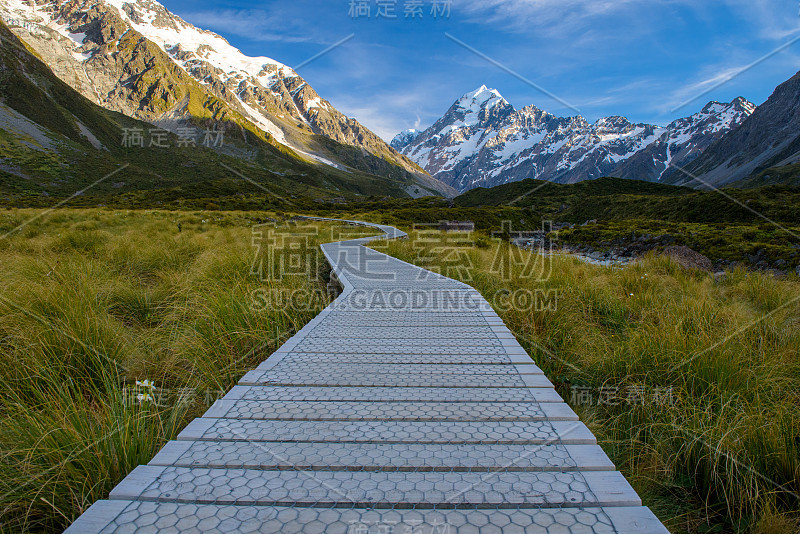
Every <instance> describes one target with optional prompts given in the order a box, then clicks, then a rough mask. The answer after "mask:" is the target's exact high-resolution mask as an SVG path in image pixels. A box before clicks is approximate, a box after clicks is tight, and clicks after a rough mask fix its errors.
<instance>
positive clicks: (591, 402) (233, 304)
mask: <svg viewBox="0 0 800 534" xmlns="http://www.w3.org/2000/svg"><path fill="white" fill-rule="evenodd" d="M40 214H42V212H39V211H34V210H7V211H0V269H1V270H2V272H3V274H4V275H5V276H4V283H3V285H2V286H0V387H2V389H3V393H4V394H3V396H2V397H0V457H2V461H0V507H2V508H1V509H2V510H3V512H2V514H1V515H0V517H2V519H0V532H15V533H16V532H54V531H60V529H62V528H63V527H64V526H65V525H67V524H69V523H70V521H71V520H72V519H74V518H75V517H76V516H77V515H78V514H80V513H81V512H82V511H83V510H85V509H86V508H87V507H88V506H89V505H90V504H91V503H92V502H94V501H95V500H97V499H99V498H103V497H105V496H106V495H107V492H108V491H109V490H110V489H111V488H112V487H113V486H114V485H115V484H116V483H117V482H118V481H119V480H121V479H122V478H123V477H124V476H125V475H126V474H127V473H128V472H129V471H130V470H131V469H132V468H133V467H134V466H135V465H137V464H140V463H146V462H147V461H148V460H149V459H150V458H151V457H152V455H153V454H154V453H155V452H156V451H157V450H158V449H159V448H160V447H161V446H162V445H163V443H164V442H165V441H166V440H168V439H170V438H172V437H174V436H175V435H176V434H177V432H178V431H179V430H180V429H181V428H182V427H183V425H185V424H186V423H187V422H188V421H189V420H190V419H191V418H193V417H196V416H198V415H200V414H201V413H202V412H203V411H205V409H206V407H207V406H208V405H209V404H210V403H211V402H213V400H215V399H216V398H217V397H218V396H220V395H221V394H222V392H224V391H226V390H227V389H228V388H230V387H231V386H232V385H234V384H235V383H236V381H237V380H238V378H239V377H240V376H241V375H242V374H244V372H246V371H247V370H249V369H252V368H253V367H255V366H256V365H257V364H258V363H259V362H261V361H262V360H264V359H265V358H266V357H267V356H268V355H269V354H270V353H271V352H272V351H273V350H274V349H275V348H276V347H277V346H278V345H279V344H280V343H281V342H282V341H284V340H285V339H287V338H288V337H289V336H291V335H292V334H293V333H294V332H296V331H297V330H298V329H299V328H300V327H302V326H303V325H304V324H305V323H306V322H307V321H308V320H310V319H311V318H312V317H314V316H315V315H316V314H317V313H318V311H319V310H321V309H322V307H324V305H325V304H326V303H327V302H328V300H329V298H330V297H329V295H328V292H327V282H328V280H327V270H328V269H327V266H326V264H325V262H324V261H323V260H322V258H321V254H320V252H319V249H318V247H317V245H318V244H319V243H320V242H325V241H329V240H333V239H336V238H345V237H347V236H350V235H363V232H364V230H359V229H349V230H346V231H345V230H343V227H338V226H331V225H318V226H317V228H318V229H317V230H316V231H314V232H311V233H310V234H309V236H310V237H309V238H308V240H307V241H306V242H305V243H304V245H303V246H302V247H301V252H302V253H301V254H300V256H298V257H299V258H301V259H302V263H303V266H304V267H305V268H306V269H305V270H306V271H307V272H306V273H305V274H304V275H301V276H296V277H295V276H288V277H283V278H282V279H274V277H266V279H264V277H259V276H257V275H256V274H254V273H253V268H254V266H258V265H261V263H260V262H259V261H256V260H263V262H264V263H263V266H264V269H266V270H267V271H268V270H269V269H270V268H274V267H275V266H276V265H277V263H276V262H278V261H279V259H277V258H275V257H271V256H268V255H264V254H263V252H264V249H263V248H261V249H259V248H258V247H255V246H254V244H258V243H261V242H262V241H260V240H259V239H255V241H254V238H256V237H257V235H258V234H255V233H254V231H253V227H254V226H256V225H260V224H262V223H268V222H269V219H270V218H276V219H284V218H286V217H287V216H286V215H284V214H282V213H264V212H235V213H231V212H221V211H213V212H189V211H184V212H169V211H122V210H111V209H104V210H101V209H94V210H61V211H56V212H53V213H49V214H44V216H41V217H40V218H38V219H35V220H33V221H32V222H28V223H27V224H25V223H26V222H27V221H30V220H31V219H32V218H33V217H36V216H37V215H40ZM373 215H374V214H373ZM386 216H387V217H394V216H395V215H394V214H387V215H386ZM22 224H24V226H22V228H21V229H20V230H18V231H13V232H12V230H14V229H15V228H17V227H19V226H20V225H22ZM264 231H266V230H264V229H262V234H263V232H264ZM8 232H11V233H10V234H8ZM283 233H285V232H284V231H283V230H281V231H278V234H277V237H280V236H281V235H283ZM7 234H8V235H7ZM264 235H265V234H264ZM262 237H263V235H262ZM427 237H429V236H427ZM473 243H474V246H470V247H469V248H467V249H466V250H465V251H464V254H463V255H460V256H458V257H459V261H460V262H461V263H460V264H459V265H454V264H453V262H452V256H446V254H448V250H447V249H441V250H434V249H431V248H426V247H430V246H433V245H434V244H431V243H430V242H428V245H425V246H421V245H420V243H419V242H416V241H414V239H413V233H412V239H410V240H408V241H396V242H391V243H389V245H388V247H389V251H390V252H391V253H393V254H395V255H397V256H398V257H400V258H402V259H404V260H407V261H411V262H414V263H417V264H421V265H423V266H425V267H429V268H436V269H438V270H440V271H441V272H443V273H444V274H448V275H450V276H453V277H457V278H461V279H463V280H464V281H466V282H468V283H470V284H472V285H473V286H475V287H476V288H477V289H478V290H480V291H481V292H482V293H483V294H484V295H485V296H486V297H487V298H488V299H489V300H490V302H493V304H495V305H496V308H497V309H498V312H499V313H500V314H501V315H502V317H503V318H504V320H505V321H506V323H507V324H508V326H509V328H511V329H512V330H513V331H514V332H515V333H516V334H517V336H518V339H519V340H520V342H521V343H522V344H523V346H524V347H525V348H526V349H527V350H528V351H529V352H530V353H531V354H532V355H533V357H534V358H535V360H536V361H537V363H538V364H539V365H540V366H541V367H542V368H543V369H544V371H545V373H546V374H547V376H548V377H549V378H550V379H551V380H552V381H553V382H554V383H555V384H556V387H557V388H558V391H559V392H560V393H561V395H562V396H563V397H564V398H565V400H567V401H568V402H569V403H570V404H571V405H572V406H573V407H574V409H575V410H576V411H577V412H578V414H579V415H580V416H581V419H582V420H583V421H585V422H586V423H587V424H588V425H589V426H590V428H591V429H592V430H593V431H594V432H595V433H596V435H597V436H598V439H599V440H600V441H601V444H602V445H603V447H604V448H605V450H606V451H607V452H608V453H609V455H610V456H611V457H612V459H613V460H614V461H615V462H616V464H617V465H618V466H619V468H620V470H621V471H622V472H623V473H624V474H625V475H626V476H627V477H629V479H630V480H631V482H632V483H633V485H634V486H635V488H636V489H637V491H639V493H640V494H641V495H642V496H643V498H644V501H645V503H646V504H647V505H649V506H650V507H651V508H653V510H654V511H655V512H656V514H657V515H658V516H659V518H661V519H662V520H663V521H665V523H666V524H667V525H668V526H669V527H670V529H671V530H672V531H673V532H697V533H704V532H735V533H753V534H773V533H775V534H796V532H797V530H798V520H799V519H800V502H798V499H797V496H796V494H797V493H798V492H800V409H799V408H800V355H798V352H799V351H798V347H800V281H798V279H797V277H795V276H791V277H788V278H785V279H776V278H773V277H770V276H768V275H762V274H758V273H748V272H746V271H744V270H735V271H731V272H729V274H728V275H727V276H726V277H725V278H724V279H722V280H718V281H716V282H715V281H714V279H713V278H712V277H710V276H708V275H703V274H700V273H695V272H687V271H683V270H681V269H680V268H679V267H677V266H676V265H675V264H673V263H671V262H670V261H669V260H666V259H664V258H662V257H656V256H648V257H647V258H645V259H644V260H643V261H642V262H640V263H638V264H635V265H633V266H631V267H628V268H625V269H621V270H614V269H610V268H603V267H597V266H593V265H588V264H584V263H581V262H579V261H578V260H575V259H573V258H570V257H562V256H556V257H554V258H553V260H552V262H549V261H548V262H542V263H535V264H533V267H535V268H534V269H527V267H531V264H530V263H529V259H530V258H537V256H532V255H529V254H528V253H527V252H523V251H520V250H518V249H516V248H510V246H509V245H508V244H507V243H505V242H503V241H501V240H499V239H493V238H491V237H489V236H488V235H481V234H478V235H476V236H474V242H473ZM509 259H511V260H514V261H506V260H509ZM464 264H466V266H467V267H469V269H459V268H454V267H459V266H463V265H464ZM267 271H265V272H267ZM529 274H536V275H538V276H534V277H527V275H529ZM265 291H278V292H283V294H286V293H291V294H295V293H299V294H301V295H306V296H307V295H314V296H316V297H317V298H314V299H311V300H309V299H300V300H293V301H282V302H280V303H279V304H280V305H278V306H267V307H265V306H264V299H263V296H264V292H265ZM517 295H522V296H523V297H524V296H525V295H528V296H530V295H534V296H537V295H541V296H544V299H536V298H534V299H533V300H531V299H525V298H522V299H517V298H516V296H517ZM287 302H289V303H291V305H287ZM531 302H534V303H535V304H536V305H533V306H527V305H526V303H527V304H530V303H531ZM298 303H300V304H302V305H301V306H297V304H298ZM137 380H138V381H140V382H142V381H144V380H151V381H153V382H154V383H155V385H156V389H155V390H152V389H151V388H150V387H149V386H147V385H137V384H136V381H137ZM137 395H138V396H142V399H141V400H138V399H137Z"/></svg>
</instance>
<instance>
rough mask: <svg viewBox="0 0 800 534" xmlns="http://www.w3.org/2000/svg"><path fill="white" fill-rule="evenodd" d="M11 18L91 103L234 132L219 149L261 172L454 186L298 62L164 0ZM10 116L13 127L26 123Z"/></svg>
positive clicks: (7, 2)
mask: <svg viewBox="0 0 800 534" xmlns="http://www.w3.org/2000/svg"><path fill="white" fill-rule="evenodd" d="M0 15H2V19H3V21H4V22H5V23H6V25H7V26H8V28H9V29H10V30H11V31H12V32H13V33H14V34H15V36H16V37H17V38H18V39H19V41H20V43H21V46H22V47H23V48H26V49H28V51H29V52H30V53H31V55H33V56H35V57H36V58H37V59H38V60H40V61H41V62H42V63H44V64H45V65H46V67H47V68H49V69H50V70H51V71H52V73H53V74H54V75H55V76H56V77H57V78H58V79H60V80H61V81H63V82H64V83H66V84H67V85H68V86H69V87H71V88H72V89H74V90H75V91H76V92H77V93H79V94H80V95H82V96H83V97H84V98H86V99H87V100H89V101H90V102H91V103H93V104H95V105H96V106H98V107H100V108H102V109H104V110H107V111H111V112H117V113H119V114H121V115H123V116H125V117H129V118H132V119H136V120H139V121H142V122H143V123H146V124H147V125H151V126H150V127H151V128H152V127H153V126H155V127H157V128H161V129H164V130H166V131H168V132H171V134H179V133H180V132H181V131H185V130H186V129H187V128H191V127H194V128H210V127H212V125H213V127H214V128H215V129H216V128H220V129H223V130H225V139H226V141H232V142H229V143H226V147H225V148H224V149H222V150H219V151H218V152H220V153H221V154H227V155H229V156H233V157H237V158H239V159H245V160H249V161H250V162H251V163H252V164H253V166H254V167H255V168H254V169H253V170H255V171H259V170H267V171H269V170H270V165H269V164H268V165H267V166H266V168H265V169H260V168H259V164H258V162H259V161H262V162H263V161H264V159H265V158H266V160H269V161H272V160H274V159H275V158H279V159H281V160H284V161H289V160H291V163H292V165H296V166H299V167H298V168H300V167H303V168H314V169H316V171H315V172H317V173H323V174H330V175H331V176H335V177H336V179H335V180H333V181H334V182H336V181H339V182H346V181H347V179H346V178H347V176H346V175H353V177H354V180H353V184H350V185H352V187H347V186H345V187H344V189H345V190H346V189H351V190H354V191H356V192H362V193H366V191H362V190H361V189H362V188H360V187H359V184H360V182H361V181H363V180H364V179H365V176H364V175H366V176H367V178H366V180H367V181H368V182H369V181H375V180H378V181H381V180H384V181H387V180H388V182H391V183H387V184H386V194H394V195H397V194H401V195H408V196H422V195H428V194H444V195H448V194H452V193H453V192H454V191H453V190H452V188H450V187H449V186H446V185H444V184H442V183H441V182H439V181H437V180H435V179H433V178H431V177H430V176H429V175H428V174H427V173H426V172H425V171H424V170H423V169H421V168H420V167H419V166H417V165H416V164H415V163H413V162H412V161H410V160H409V159H408V158H407V157H405V156H403V155H401V154H399V153H398V152H397V151H395V150H394V149H393V148H391V147H390V146H389V145H388V144H387V143H385V142H384V141H383V140H382V139H380V138H379V137H378V136H377V135H376V134H374V133H373V132H371V131H370V130H369V129H367V128H366V127H364V126H363V125H361V124H360V123H359V122H358V121H356V120H355V119H352V118H348V117H346V116H345V115H344V114H342V113H341V112H339V111H338V110H337V109H336V108H335V107H334V106H333V105H332V104H331V103H330V102H328V101H327V100H325V99H323V98H322V97H320V95H318V94H317V93H316V91H314V89H313V88H312V87H311V86H310V85H309V84H308V83H307V82H306V81H305V80H304V79H303V78H302V77H301V76H300V75H298V74H297V72H295V71H294V70H293V69H291V68H290V67H288V66H286V65H284V64H282V63H280V62H278V61H275V60H273V59H270V58H267V57H248V56H246V55H244V54H243V53H241V52H240V51H239V50H238V49H236V48H234V47H233V46H231V45H230V44H229V43H228V42H227V41H226V40H225V39H224V38H222V37H220V36H219V35H217V34H215V33H212V32H209V31H205V30H202V29H199V28H196V27H194V26H192V25H191V24H189V23H187V22H185V21H184V20H182V19H181V18H180V17H177V16H176V15H174V14H172V13H171V12H169V11H168V10H167V9H166V8H164V7H163V6H162V5H161V4H159V3H158V2H155V1H153V0H137V1H133V2H128V1H123V0H107V1H102V0H101V1H94V0H91V1H90V0H69V1H36V2H33V1H23V0H0ZM4 112H5V114H6V118H5V119H4V121H3V122H2V124H4V125H5V128H6V129H10V128H11V126H10V125H11V124H20V118H19V117H11V116H10V115H9V112H8V111H7V110H4ZM9 117H11V118H9ZM23 122H24V121H23ZM117 126H119V124H118V125H117ZM84 129H88V130H89V133H91V129H90V128H88V127H87V125H84ZM118 132H119V130H118ZM122 137H123V136H122V133H118V134H117V138H118V139H120V140H121V139H122ZM109 143H114V141H113V140H112V139H106V142H105V144H103V143H95V145H96V146H94V148H95V149H98V150H99V149H101V145H102V148H105V149H108V148H109V147H108V144H109ZM117 143H119V141H117ZM267 146H269V147H272V149H274V150H272V149H268V148H266V147H267ZM6 159H8V158H6ZM5 165H6V167H10V166H13V165H15V164H14V163H13V162H8V161H6V163H5ZM16 165H17V167H19V165H18V164H16ZM261 167H264V166H263V165H261ZM304 172H305V171H304ZM309 172H310V171H309ZM300 174H303V173H302V172H301V173H300ZM305 174H308V172H305ZM336 188H337V187H334V188H333V189H336ZM370 189H371V188H370ZM398 189H400V191H399V192H398ZM370 192H371V193H374V191H370Z"/></svg>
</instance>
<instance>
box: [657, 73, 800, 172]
mask: <svg viewBox="0 0 800 534" xmlns="http://www.w3.org/2000/svg"><path fill="white" fill-rule="evenodd" d="M798 163H800V72H798V73H796V74H795V75H794V76H792V77H791V78H790V79H788V80H786V81H785V82H783V83H782V84H780V85H779V86H778V87H776V88H775V91H774V92H773V93H772V95H770V97H769V98H768V99H767V101H766V102H764V103H763V104H761V105H760V106H758V108H757V109H756V110H755V111H754V112H753V114H752V115H751V116H749V117H748V118H747V120H745V121H744V122H743V123H742V125H741V126H740V127H739V128H737V129H736V130H734V131H732V132H731V133H730V134H728V135H726V136H725V137H724V138H723V139H720V141H719V142H718V143H714V145H713V146H711V147H709V149H708V150H707V151H705V152H703V154H702V155H701V156H700V157H698V158H697V159H696V160H695V161H693V162H692V163H691V164H690V165H689V168H688V170H689V172H690V173H691V174H692V175H693V176H696V177H697V178H698V179H699V180H698V181H699V184H698V181H695V180H694V179H692V178H690V177H688V176H686V175H675V176H672V177H670V182H671V183H677V184H683V183H689V184H690V185H694V186H700V187H705V186H706V185H714V186H720V185H727V184H731V183H734V182H738V181H740V180H745V181H747V182H749V183H750V185H765V184H771V183H795V184H796V183H798V181H799V180H798V178H797V175H798V173H797V170H796V169H794V168H791V167H790V166H793V167H796V165H797V164H798ZM781 168H783V171H782V170H781Z"/></svg>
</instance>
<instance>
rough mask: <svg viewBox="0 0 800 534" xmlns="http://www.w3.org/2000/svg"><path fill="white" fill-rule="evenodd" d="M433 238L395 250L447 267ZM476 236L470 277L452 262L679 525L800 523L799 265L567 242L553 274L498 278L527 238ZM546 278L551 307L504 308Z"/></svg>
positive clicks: (764, 528)
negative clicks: (638, 254)
mask: <svg viewBox="0 0 800 534" xmlns="http://www.w3.org/2000/svg"><path fill="white" fill-rule="evenodd" d="M427 241H428V243H429V244H428V245H425V244H423V243H422V242H420V241H416V240H415V236H414V234H413V233H412V235H411V236H410V239H409V240H407V241H394V242H391V243H389V245H388V250H389V252H390V253H391V254H393V255H395V256H397V257H399V258H401V259H403V260H406V261H409V262H411V263H416V264H419V265H422V266H424V267H429V268H430V267H437V266H438V267H446V266H447V265H448V261H449V260H448V259H447V258H446V256H445V254H447V253H448V250H447V248H446V247H445V248H441V247H440V248H436V247H437V245H436V243H435V242H434V243H432V244H431V243H430V239H429V237H428V239H427ZM480 241H481V246H479V247H473V248H469V249H468V250H467V251H466V254H467V256H466V257H468V258H469V260H470V262H471V263H472V269H471V270H470V272H469V275H466V274H463V273H461V274H460V273H459V271H457V270H453V271H452V272H450V273H445V274H449V275H450V276H454V277H461V278H462V279H463V280H464V281H465V282H468V283H470V284H472V285H473V286H474V287H475V288H476V289H478V290H479V291H480V292H481V293H482V294H483V295H484V296H485V297H486V298H487V300H489V301H490V302H491V303H493V305H495V308H496V309H497V311H498V313H499V314H500V315H501V317H502V318H503V320H504V321H505V322H506V324H507V325H508V327H509V328H510V329H511V330H512V331H513V332H514V333H515V334H516V336H517V338H518V340H519V341H520V343H521V344H522V345H523V346H524V347H525V348H526V350H528V352H529V353H530V354H531V355H532V356H533V358H534V360H535V361H536V363H537V364H538V365H539V366H540V367H542V369H543V370H544V372H545V374H546V375H547V376H548V377H549V378H550V379H551V380H552V381H553V382H554V383H555V384H556V387H557V389H558V391H559V393H560V394H561V395H562V397H564V399H565V400H566V401H567V402H570V403H571V404H572V405H573V408H574V409H575V410H576V411H577V412H578V414H579V415H580V416H581V419H582V420H583V421H584V422H586V423H587V424H588V425H589V426H590V428H591V429H592V430H593V431H594V432H595V434H596V436H597V437H598V440H599V441H600V442H601V444H602V446H603V447H604V449H605V450H606V452H608V453H609V455H610V456H611V457H612V459H613V460H614V461H615V463H616V464H617V466H618V468H619V469H620V470H621V471H622V472H623V473H624V474H625V475H626V476H627V477H628V478H629V480H631V482H632V483H633V485H634V487H635V488H636V489H637V490H638V491H639V492H640V494H641V495H642V496H643V499H644V501H645V504H647V505H649V506H651V507H652V508H653V510H654V511H655V512H656V514H657V515H658V516H659V517H660V518H661V519H662V520H663V521H664V522H665V523H666V524H667V525H668V526H669V527H670V528H671V529H672V530H673V531H674V532H686V531H690V532H774V533H776V534H782V533H786V534H796V532H797V531H798V517H800V499H798V494H800V281H798V278H797V277H796V276H790V277H788V278H785V279H776V278H774V277H772V276H770V275H764V274H759V273H749V272H746V271H744V270H736V271H732V272H729V273H728V274H727V275H726V276H725V277H724V278H723V279H722V280H719V281H715V280H714V278H713V277H711V276H710V275H707V274H704V273H700V272H692V271H685V270H683V269H681V268H680V267H679V266H678V265H677V264H675V263H673V262H672V261H671V260H669V259H667V258H665V257H659V256H654V255H651V256H647V257H646V258H644V259H643V260H642V261H640V262H638V263H636V264H633V265H631V266H629V267H627V268H622V269H620V268H609V267H599V266H595V265H589V264H587V263H583V262H581V261H580V260H578V259H575V258H572V257H568V256H560V255H557V256H553V257H552V258H551V259H550V260H548V263H545V264H543V265H544V267H545V268H544V269H534V271H535V272H537V273H538V272H541V273H545V276H542V277H541V279H539V278H538V277H530V278H526V277H524V276H523V274H524V272H526V271H525V268H526V267H525V265H526V264H525V262H524V261H523V262H518V263H516V264H515V263H514V262H511V263H510V264H509V265H510V268H511V271H510V273H508V276H506V277H503V276H502V271H500V270H498V269H497V268H496V266H497V258H498V257H509V256H510V255H512V254H518V251H516V250H513V249H511V248H510V245H509V244H507V243H505V242H501V241H500V240H496V239H495V240H491V241H488V242H489V243H490V246H488V247H487V246H486V243H487V240H486V239H485V238H482V239H481V240H480ZM525 254H528V253H525ZM525 261H528V260H525ZM530 261H542V258H541V257H535V256H532V257H531V260H530ZM493 265H494V266H495V269H494V271H495V272H492V271H493ZM529 265H530V264H529ZM540 266H541V265H540ZM537 290H539V291H540V292H542V291H544V292H546V291H555V292H556V293H557V299H556V304H557V305H556V308H555V309H554V310H553V309H536V307H535V306H534V307H529V308H527V309H525V308H520V307H513V306H512V307H509V306H507V305H505V304H506V303H507V295H509V294H514V292H519V291H527V292H530V293H535V292H536V291H537ZM504 299H505V300H504ZM581 394H583V395H584V396H583V397H582V396H581ZM588 397H591V400H587V398H588Z"/></svg>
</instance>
